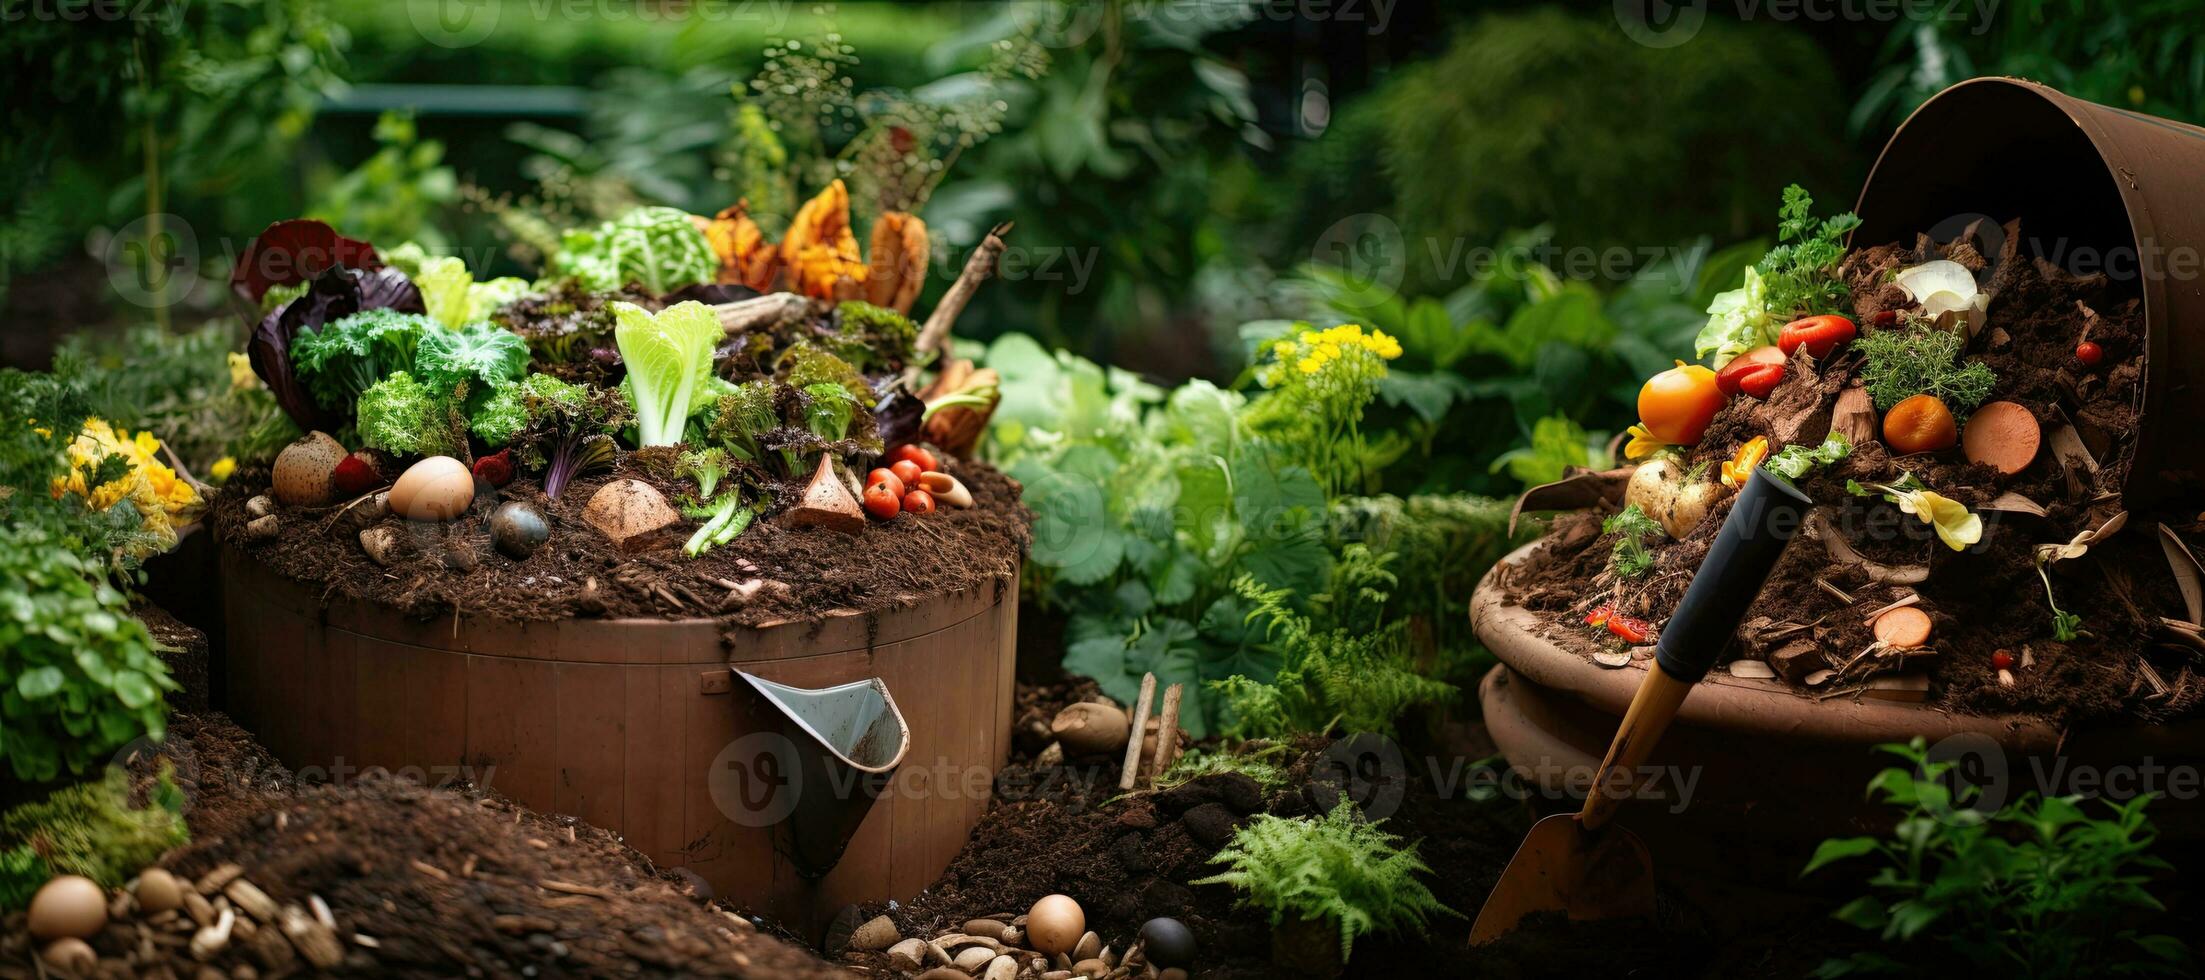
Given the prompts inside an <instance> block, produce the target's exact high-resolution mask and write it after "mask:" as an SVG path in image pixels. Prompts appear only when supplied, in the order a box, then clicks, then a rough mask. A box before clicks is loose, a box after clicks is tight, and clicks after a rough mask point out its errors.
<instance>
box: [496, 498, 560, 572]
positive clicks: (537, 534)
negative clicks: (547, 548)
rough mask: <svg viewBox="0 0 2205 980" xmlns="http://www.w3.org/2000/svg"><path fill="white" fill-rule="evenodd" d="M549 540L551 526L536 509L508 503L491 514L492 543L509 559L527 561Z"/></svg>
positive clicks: (518, 503)
mask: <svg viewBox="0 0 2205 980" xmlns="http://www.w3.org/2000/svg"><path fill="white" fill-rule="evenodd" d="M549 540H551V524H550V523H549V522H547V521H545V520H544V515H543V513H542V512H541V511H538V510H537V509H536V508H534V507H531V506H529V505H527V504H524V503H522V502H520V501H518V500H508V501H506V502H505V503H502V504H499V505H498V509H497V510H494V511H491V512H490V543H491V544H493V545H496V546H497V549H498V552H499V553H500V554H503V555H505V556H506V557H508V558H512V559H515V560H519V559H523V558H527V557H528V556H530V555H533V554H535V553H536V549H538V548H541V547H543V545H544V542H546V541H549Z"/></svg>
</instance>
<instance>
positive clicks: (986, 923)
mask: <svg viewBox="0 0 2205 980" xmlns="http://www.w3.org/2000/svg"><path fill="white" fill-rule="evenodd" d="M1009 928H1010V926H1009V925H1008V924H1006V923H1002V922H997V921H995V920H994V919H974V920H972V921H970V922H967V923H965V935H968V936H982V937H985V938H988V939H993V940H995V941H996V942H1002V941H1003V932H1004V930H1006V929H1009Z"/></svg>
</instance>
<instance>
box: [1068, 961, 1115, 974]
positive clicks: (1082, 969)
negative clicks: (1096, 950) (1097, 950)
mask: <svg viewBox="0 0 2205 980" xmlns="http://www.w3.org/2000/svg"><path fill="white" fill-rule="evenodd" d="M1072 972H1073V973H1075V974H1078V975H1080V976H1087V977H1099V976H1102V975H1104V974H1106V973H1109V972H1110V964H1108V963H1105V962H1103V961H1101V960H1081V961H1079V962H1077V963H1074V964H1072Z"/></svg>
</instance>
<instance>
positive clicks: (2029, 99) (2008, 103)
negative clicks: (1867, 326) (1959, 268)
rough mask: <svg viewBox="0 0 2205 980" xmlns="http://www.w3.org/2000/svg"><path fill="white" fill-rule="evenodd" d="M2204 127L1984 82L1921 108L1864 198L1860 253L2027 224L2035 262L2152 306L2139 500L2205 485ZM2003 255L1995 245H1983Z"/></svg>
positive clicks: (2035, 87) (2134, 501) (2030, 86)
mask: <svg viewBox="0 0 2205 980" xmlns="http://www.w3.org/2000/svg"><path fill="white" fill-rule="evenodd" d="M2201 174H2205V129H2200V128H2198V127H2196V126H2191V125H2187V124H2184V123H2178V122H2174V121H2172V120H2167V119H2160V118H2158V117H2156V116H2146V115H2143V114H2141V113H2135V112H2128V111H2125V110H2121V109H2114V108H2110V107H2107V106H2102V105H2097V104H2095V103H2091V102H2084V101H2082V100H2081V99H2076V98H2072V97H2070V96H2067V95H2063V94H2061V93H2060V92H2057V91H2054V90H2053V89H2050V88H2047V87H2045V86H2043V85H2039V84H2036V83H2035V82H2027V81H2022V80H2020V79H2014V78H1978V79H1974V80H1971V81H1967V82H1962V83H1960V84H1958V85H1955V86H1953V87H1951V88H1948V89H1946V90H1945V91H1943V92H1940V93H1938V94H1937V95H1936V96H1935V97H1934V98H1931V99H1930V100H1929V101H1928V102H1925V103H1923V104H1922V107H1921V108H1919V109H1916V110H1915V111H1914V114H1913V115H1912V116H1910V117H1908V118H1907V121H1906V122H1905V123H1904V124H1902V125H1901V126H1900V127H1899V129H1898V131H1897V132H1896V133H1894V134H1892V137H1891V140H1890V142H1889V143H1887V144H1885V146H1884V150H1883V155H1882V156H1881V157H1879V158H1878V159H1877V161H1876V166H1875V169H1874V170H1873V171H1871V172H1870V173H1869V176H1868V183H1867V184H1866V186H1864V187H1863V188H1862V190H1861V195H1860V203H1859V204H1858V205H1857V206H1856V208H1855V210H1856V211H1857V212H1858V213H1859V214H1860V218H1861V226H1860V228H1859V230H1857V231H1855V232H1854V233H1853V241H1854V242H1855V243H1856V244H1876V243H1881V242H1888V241H1905V242H1911V241H1913V240H1914V236H1915V235H1916V234H1919V233H1928V234H1930V235H1931V237H1933V238H1936V239H1939V240H1945V239H1951V238H1957V237H1959V236H1960V235H1961V234H1962V233H1963V232H1965V231H1966V230H1967V228H1968V226H1969V225H1970V224H1971V223H1973V222H1974V220H1975V219H1977V218H1981V217H1987V218H1989V219H1991V222H1990V223H1989V225H1990V227H1989V228H1988V229H1987V233H1988V234H1997V231H1996V226H1997V224H2000V223H2003V222H2006V221H2009V220H2012V219H2015V218H2019V219H2020V220H2021V231H2022V234H2023V236H2024V237H2025V238H2026V241H2024V242H2022V243H2021V245H2022V249H2021V252H2020V254H2021V255H2023V256H2029V255H2035V256H2040V257H2043V258H2045V259H2048V260H2050V261H2052V262H2054V263H2055V264H2058V265H2062V266H2065V267H2067V268H2068V269H2069V270H2070V271H2073V272H2078V273H2089V272H2104V273H2106V274H2107V275H2108V276H2110V277H2111V278H2112V279H2113V280H2114V282H2115V283H2116V284H2119V285H2123V286H2128V287H2133V289H2134V290H2135V292H2136V294H2137V295H2139V296H2140V297H2141V298H2142V299H2143V302H2144V317H2145V334H2146V336H2145V342H2146V350H2145V354H2144V375H2145V377H2144V384H2143V388H2142V391H2143V397H2142V401H2143V404H2142V405H2141V406H2140V407H2141V408H2142V409H2143V410H2144V416H2143V422H2142V426H2141V429H2140V431H2139V432H2138V433H2137V441H2136V461H2135V465H2134V467H2133V468H2132V469H2131V470H2130V472H2129V485H2128V488H2127V492H2126V494H2125V496H2126V498H2127V501H2128V504H2129V506H2130V507H2132V508H2134V507H2142V506H2148V505H2150V504H2153V503H2157V502H2161V501H2168V500H2175V499H2182V498H2184V497H2185V495H2186V496H2187V497H2189V498H2190V499H2194V498H2195V495H2196V493H2197V492H2198V490H2199V489H2200V488H2201V487H2205V467H2200V465H2199V455H2198V453H2197V451H2196V446H2195V439H2194V437H2193V435H2192V433H2191V432H2190V431H2188V428H2189V426H2190V425H2191V424H2192V423H2193V422H2194V420H2196V419H2198V418H2200V417H2205V254H2201V250H2205V181H2201V180H2200V176H2199V175H2201ZM1978 247H1979V248H1983V249H1984V250H1985V251H1986V254H1990V255H1995V254H1996V251H1995V247H1996V243H1980V244H1979V246H1978Z"/></svg>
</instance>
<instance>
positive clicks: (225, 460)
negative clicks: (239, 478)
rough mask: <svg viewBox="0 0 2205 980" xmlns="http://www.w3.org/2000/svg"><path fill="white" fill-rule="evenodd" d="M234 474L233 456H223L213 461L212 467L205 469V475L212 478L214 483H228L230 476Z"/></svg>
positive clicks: (235, 460) (235, 470) (234, 462)
mask: <svg viewBox="0 0 2205 980" xmlns="http://www.w3.org/2000/svg"><path fill="white" fill-rule="evenodd" d="M235 472H237V457H235V456H224V457H222V458H221V459H218V460H215V461H214V465H213V466H210V467H207V475H208V476H211V477H213V478H214V482H216V483H228V482H229V481H230V474H232V473H235Z"/></svg>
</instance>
